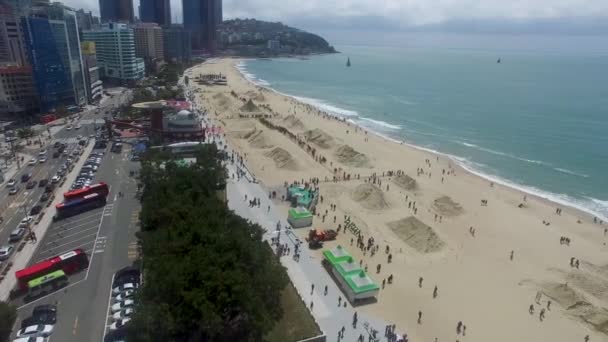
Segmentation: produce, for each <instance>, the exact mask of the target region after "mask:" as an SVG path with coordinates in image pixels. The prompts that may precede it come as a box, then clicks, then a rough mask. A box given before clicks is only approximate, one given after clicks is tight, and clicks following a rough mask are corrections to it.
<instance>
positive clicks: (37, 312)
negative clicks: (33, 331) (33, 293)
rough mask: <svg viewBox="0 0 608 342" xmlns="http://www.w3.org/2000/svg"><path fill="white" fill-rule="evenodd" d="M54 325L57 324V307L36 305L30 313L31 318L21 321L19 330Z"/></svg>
mask: <svg viewBox="0 0 608 342" xmlns="http://www.w3.org/2000/svg"><path fill="white" fill-rule="evenodd" d="M55 323H57V307H56V306H55V305H52V304H48V305H37V306H36V307H35V308H34V311H32V316H30V317H28V318H26V319H24V320H23V321H21V328H22V329H23V328H25V327H29V326H30V325H38V324H51V325H53V324H55Z"/></svg>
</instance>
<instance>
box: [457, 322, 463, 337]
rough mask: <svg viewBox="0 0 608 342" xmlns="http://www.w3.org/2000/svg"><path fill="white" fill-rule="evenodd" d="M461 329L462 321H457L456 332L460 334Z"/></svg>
mask: <svg viewBox="0 0 608 342" xmlns="http://www.w3.org/2000/svg"><path fill="white" fill-rule="evenodd" d="M461 331H462V321H458V324H456V334H457V335H460V332H461Z"/></svg>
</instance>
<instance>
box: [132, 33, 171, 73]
mask: <svg viewBox="0 0 608 342" xmlns="http://www.w3.org/2000/svg"><path fill="white" fill-rule="evenodd" d="M133 34H134V37H135V56H137V57H140V58H143V59H144V61H145V63H146V69H147V70H152V71H158V69H159V68H160V66H161V65H162V62H163V60H164V58H163V55H164V49H163V30H162V29H161V27H160V26H158V24H156V23H137V24H135V25H133Z"/></svg>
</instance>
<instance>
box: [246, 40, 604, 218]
mask: <svg viewBox="0 0 608 342" xmlns="http://www.w3.org/2000/svg"><path fill="white" fill-rule="evenodd" d="M408 37H409V38H408ZM336 48H337V49H338V50H339V51H341V53H340V54H333V55H322V56H313V57H309V58H279V59H272V60H248V61H245V62H242V63H241V64H240V65H239V68H240V69H241V71H242V72H243V73H244V74H245V76H246V77H248V78H249V79H250V80H252V81H253V82H255V83H257V84H259V85H262V86H266V87H269V88H272V89H274V90H276V91H278V92H281V93H284V94H288V95H291V96H294V97H296V98H299V99H300V100H302V101H305V102H307V103H310V104H313V105H315V106H317V107H319V108H320V109H322V110H325V111H327V112H330V113H333V114H334V115H337V116H341V117H345V118H347V119H348V120H351V121H352V122H354V123H356V124H359V125H361V126H364V127H367V128H369V129H371V130H373V131H376V132H377V133H379V134H382V135H384V136H386V137H390V138H392V139H397V140H401V141H405V142H408V143H411V144H413V145H417V146H420V147H422V148H426V149H429V150H433V151H437V152H440V153H443V154H446V155H450V156H452V157H453V158H454V159H455V160H457V161H459V162H460V163H461V164H462V165H463V166H464V167H466V168H467V169H469V170H471V171H472V172H475V173H477V174H479V175H482V176H484V177H486V178H488V179H492V180H494V181H496V182H499V183H503V184H507V185H510V186H513V187H516V188H518V189H521V190H524V191H527V192H529V193H533V194H536V195H539V196H542V197H545V198H548V199H551V200H554V201H557V202H560V203H562V204H568V205H571V206H574V207H577V208H579V209H582V210H585V211H588V212H590V213H594V214H596V215H598V216H600V217H603V218H604V219H605V218H606V217H608V38H607V37H575V36H573V37H542V36H525V35H522V36H505V35H502V36H501V35H496V36H479V35H477V36H475V35H473V36H463V35H459V36H453V37H451V36H450V35H431V34H428V35H416V34H412V35H408V36H406V37H405V38H404V42H402V43H400V44H392V46H386V45H384V46H382V45H375V46H362V45H359V46H355V45H348V46H336ZM348 57H349V58H350V60H351V63H352V66H351V67H350V68H347V67H346V65H345V64H346V59H347V58H348ZM499 58H500V63H497V61H498V59H499Z"/></svg>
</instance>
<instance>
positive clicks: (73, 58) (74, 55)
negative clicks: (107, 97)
mask: <svg viewBox="0 0 608 342" xmlns="http://www.w3.org/2000/svg"><path fill="white" fill-rule="evenodd" d="M48 17H49V20H50V22H51V27H52V28H53V30H54V35H55V38H56V42H57V43H58V44H59V53H60V54H61V56H62V58H63V61H64V65H66V66H67V67H68V69H69V72H70V80H71V82H72V87H73V88H74V99H75V101H76V104H78V105H84V104H86V103H87V91H86V85H85V78H84V77H85V75H84V67H83V66H82V55H81V49H80V36H79V32H78V20H77V18H76V11H74V10H73V9H72V8H69V7H67V6H64V5H63V4H61V3H58V2H54V3H53V4H52V5H51V6H49V8H48Z"/></svg>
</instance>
